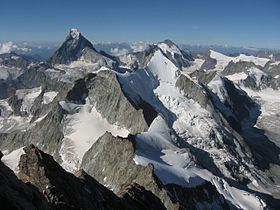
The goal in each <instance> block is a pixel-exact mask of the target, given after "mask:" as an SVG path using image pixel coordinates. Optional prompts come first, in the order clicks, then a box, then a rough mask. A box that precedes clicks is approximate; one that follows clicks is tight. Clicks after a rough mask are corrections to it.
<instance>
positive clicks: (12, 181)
mask: <svg viewBox="0 0 280 210" xmlns="http://www.w3.org/2000/svg"><path fill="white" fill-rule="evenodd" d="M0 203H1V209H5V210H6V209H7V210H8V209H11V210H23V209H24V210H36V209H42V210H45V209H46V210H47V209H49V208H48V205H47V201H46V199H45V198H44V196H43V195H42V194H41V193H40V192H39V191H38V189H36V188H35V187H34V186H33V185H32V184H30V183H26V184H25V183H23V182H22V181H20V180H18V178H17V177H16V175H15V174H14V172H13V171H12V170H10V169H9V168H8V167H7V166H6V165H5V164H3V163H2V161H0Z"/></svg>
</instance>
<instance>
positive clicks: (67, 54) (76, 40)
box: [48, 29, 117, 69]
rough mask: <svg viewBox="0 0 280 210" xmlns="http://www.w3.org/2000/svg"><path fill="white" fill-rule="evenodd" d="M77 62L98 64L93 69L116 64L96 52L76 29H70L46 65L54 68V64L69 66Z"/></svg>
mask: <svg viewBox="0 0 280 210" xmlns="http://www.w3.org/2000/svg"><path fill="white" fill-rule="evenodd" d="M77 60H82V61H86V62H89V63H95V64H96V65H97V64H98V66H96V67H95V68H96V69H98V68H100V67H101V66H107V67H109V68H114V67H117V62H116V61H115V60H113V59H111V58H110V57H108V56H104V55H102V54H100V53H99V52H97V50H96V49H95V48H94V47H93V45H92V43H91V42H90V41H88V40H87V39H86V38H85V37H84V36H83V35H82V34H81V33H80V32H79V31H78V30H77V29H71V30H70V33H69V35H68V36H67V37H66V40H65V41H64V42H63V44H62V45H61V46H60V48H59V49H58V50H57V51H56V52H55V53H54V55H53V56H52V57H51V58H50V59H49V60H48V63H50V64H51V65H52V66H54V65H55V64H69V63H71V62H72V61H77Z"/></svg>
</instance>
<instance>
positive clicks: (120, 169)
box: [81, 133, 228, 209]
mask: <svg viewBox="0 0 280 210" xmlns="http://www.w3.org/2000/svg"><path fill="white" fill-rule="evenodd" d="M134 144H135V140H134V136H132V135H130V136H129V137H128V138H120V137H114V136H112V135H111V134H110V133H105V134H104V135H103V136H102V137H100V138H99V139H98V140H97V142H96V143H95V144H93V146H92V147H91V148H90V149H89V150H88V151H87V152H86V154H85V155H84V158H83V161H82V164H81V169H83V170H85V171H86V172H87V173H88V174H90V175H92V176H93V177H95V178H96V179H97V180H98V181H99V182H100V183H102V184H104V185H106V186H107V187H108V188H110V189H112V190H113V191H114V192H115V193H116V194H117V195H122V194H123V192H122V191H123V189H124V188H126V186H129V185H131V184H134V183H136V184H137V185H139V186H142V187H144V188H145V190H149V191H151V193H152V194H153V195H151V194H150V195H151V196H152V197H154V196H156V197H157V198H158V199H160V200H161V202H162V203H163V204H164V206H165V207H166V209H199V203H207V204H209V206H212V207H214V208H215V207H216V208H221V209H227V208H228V206H227V204H226V202H225V200H224V198H223V197H222V196H221V195H219V194H218V192H217V191H216V189H215V187H214V186H212V185H211V184H209V183H207V182H206V183H205V184H202V185H200V186H197V187H193V188H183V187H181V186H178V185H175V184H168V185H163V184H162V183H161V181H160V180H159V179H158V178H157V176H156V175H155V174H154V167H153V165H152V164H149V165H147V166H146V167H144V166H141V165H136V164H135V162H134V160H133V157H134V150H135V148H134ZM140 188H141V187H140ZM198 192H199V193H198ZM197 195H198V197H196V196H197ZM186 198H188V199H186Z"/></svg>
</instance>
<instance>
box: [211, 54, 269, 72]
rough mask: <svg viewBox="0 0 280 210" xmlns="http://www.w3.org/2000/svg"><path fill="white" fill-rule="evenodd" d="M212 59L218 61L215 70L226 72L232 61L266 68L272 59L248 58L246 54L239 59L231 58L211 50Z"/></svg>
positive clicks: (238, 57)
mask: <svg viewBox="0 0 280 210" xmlns="http://www.w3.org/2000/svg"><path fill="white" fill-rule="evenodd" d="M210 57H211V58H213V59H216V60H217V64H216V66H215V69H216V70H218V71H222V70H224V69H225V67H226V66H227V65H228V64H229V62H230V61H233V62H234V63H237V62H239V61H246V62H253V63H255V64H256V65H259V66H262V67H264V66H265V64H266V63H267V62H268V61H270V59H268V58H259V57H255V56H247V55H244V54H240V55H239V56H237V57H230V56H226V55H224V54H222V53H219V52H216V51H213V50H210Z"/></svg>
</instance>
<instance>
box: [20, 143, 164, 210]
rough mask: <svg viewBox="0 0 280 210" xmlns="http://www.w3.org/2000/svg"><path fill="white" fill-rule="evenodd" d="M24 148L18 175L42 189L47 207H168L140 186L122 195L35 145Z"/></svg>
mask: <svg viewBox="0 0 280 210" xmlns="http://www.w3.org/2000/svg"><path fill="white" fill-rule="evenodd" d="M24 151H25V154H23V155H22V156H21V158H20V162H19V174H18V176H19V178H20V179H21V180H22V181H23V182H26V183H27V182H28V183H31V184H32V185H34V186H35V187H37V188H38V190H39V192H40V193H41V194H40V193H39V195H41V196H42V195H43V196H44V198H43V200H44V202H45V203H44V204H46V201H47V206H46V208H47V209H48V208H49V209H57V210H58V209H65V210H66V209H67V210H68V209H73V210H74V209H85V210H86V209H90V210H93V209H106V210H107V209H108V210H110V209H112V210H113V209H119V210H121V209H125V210H132V209H136V210H149V209H159V210H164V209H165V207H164V205H163V204H162V202H161V201H160V200H159V199H158V198H157V197H156V196H154V195H153V194H152V193H151V192H150V191H148V190H146V189H144V188H143V187H141V186H139V185H136V184H134V185H130V184H129V185H127V186H126V188H125V189H123V190H122V194H121V195H120V197H118V196H116V195H115V194H114V193H113V192H112V191H110V190H109V189H107V188H106V187H104V186H103V185H101V184H100V183H98V182H97V181H96V180H95V179H94V178H93V177H91V176H89V175H88V174H87V173H86V172H85V171H83V170H79V171H77V172H75V175H73V174H71V173H68V172H66V171H65V170H64V169H63V168H62V167H61V166H60V165H59V164H58V163H57V162H55V161H54V159H53V157H52V156H50V155H48V154H46V153H44V152H42V151H40V150H39V149H38V148H36V147H35V146H34V145H30V146H27V147H25V148H24ZM22 185H24V184H23V183H22ZM35 187H34V189H36V188H35ZM36 190H37V189H36ZM40 209H43V208H40Z"/></svg>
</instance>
